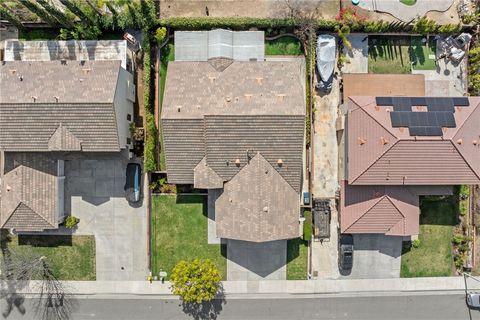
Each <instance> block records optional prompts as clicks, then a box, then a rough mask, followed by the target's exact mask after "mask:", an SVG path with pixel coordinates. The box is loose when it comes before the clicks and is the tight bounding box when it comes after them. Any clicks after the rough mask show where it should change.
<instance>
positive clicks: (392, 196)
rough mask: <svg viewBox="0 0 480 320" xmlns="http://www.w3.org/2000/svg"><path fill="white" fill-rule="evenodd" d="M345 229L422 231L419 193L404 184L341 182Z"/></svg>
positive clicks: (399, 233)
mask: <svg viewBox="0 0 480 320" xmlns="http://www.w3.org/2000/svg"><path fill="white" fill-rule="evenodd" d="M340 198H341V201H340V215H341V218H340V227H341V232H342V233H382V234H386V235H395V236H407V235H414V234H418V232H419V215H420V209H419V207H418V205H419V200H418V196H417V195H416V194H414V193H413V192H411V191H410V190H409V189H408V187H404V186H351V185H349V184H348V183H347V182H346V181H342V182H341V195H340Z"/></svg>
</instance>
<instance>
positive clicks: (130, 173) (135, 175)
mask: <svg viewBox="0 0 480 320" xmlns="http://www.w3.org/2000/svg"><path fill="white" fill-rule="evenodd" d="M141 181H142V168H141V167H140V165H139V164H138V163H129V164H128V165H127V177H126V180H125V188H124V189H125V198H126V199H127V201H128V202H132V203H134V202H138V201H140V193H141V188H140V185H141Z"/></svg>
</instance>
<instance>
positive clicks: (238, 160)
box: [235, 158, 240, 167]
mask: <svg viewBox="0 0 480 320" xmlns="http://www.w3.org/2000/svg"><path fill="white" fill-rule="evenodd" d="M235 165H236V166H237V167H240V159H238V158H237V159H236V160H235Z"/></svg>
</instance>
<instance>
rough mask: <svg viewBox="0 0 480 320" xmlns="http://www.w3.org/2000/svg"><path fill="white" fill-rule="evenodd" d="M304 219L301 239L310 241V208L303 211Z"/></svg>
mask: <svg viewBox="0 0 480 320" xmlns="http://www.w3.org/2000/svg"><path fill="white" fill-rule="evenodd" d="M303 216H304V217H305V221H304V222H303V240H305V241H311V240H312V231H313V230H312V212H311V211H310V210H305V211H304V212H303Z"/></svg>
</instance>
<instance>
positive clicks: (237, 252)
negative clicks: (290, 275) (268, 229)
mask: <svg viewBox="0 0 480 320" xmlns="http://www.w3.org/2000/svg"><path fill="white" fill-rule="evenodd" d="M286 261H287V240H279V241H270V242H261V243H255V242H248V241H239V240H231V239H228V240H227V280H229V281H232V280H233V281H240V280H242V281H251V280H262V279H263V280H286V278H287V266H286Z"/></svg>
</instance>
